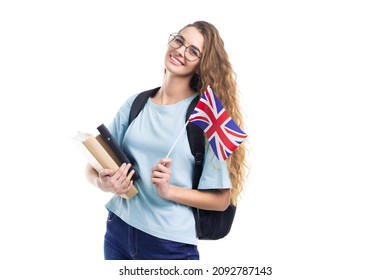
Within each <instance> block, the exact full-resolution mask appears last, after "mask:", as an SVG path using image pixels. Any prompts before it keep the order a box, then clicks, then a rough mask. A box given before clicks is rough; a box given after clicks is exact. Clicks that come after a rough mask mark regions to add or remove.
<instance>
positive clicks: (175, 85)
mask: <svg viewBox="0 0 390 280" xmlns="http://www.w3.org/2000/svg"><path fill="white" fill-rule="evenodd" d="M193 94H194V91H193V90H192V89H191V88H190V86H189V81H188V80H186V79H180V80H179V79H166V78H165V79H164V81H163V84H162V86H161V88H160V90H159V91H158V92H157V94H156V95H155V96H154V97H153V102H155V103H157V104H159V105H170V104H175V103H177V102H179V101H181V100H184V99H186V98H188V97H190V96H191V95H193Z"/></svg>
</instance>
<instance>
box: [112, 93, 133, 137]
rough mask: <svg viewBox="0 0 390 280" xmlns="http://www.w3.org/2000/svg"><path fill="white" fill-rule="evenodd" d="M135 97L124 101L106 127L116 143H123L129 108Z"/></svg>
mask: <svg viewBox="0 0 390 280" xmlns="http://www.w3.org/2000/svg"><path fill="white" fill-rule="evenodd" d="M136 96H137V95H132V96H130V97H129V98H128V99H127V100H126V102H125V103H124V104H123V105H122V106H121V107H120V108H119V110H118V112H117V114H116V115H115V117H114V119H113V120H112V122H111V123H110V125H109V127H108V129H109V130H110V132H111V134H112V136H113V137H114V138H115V140H116V141H117V142H118V143H122V142H123V138H124V135H125V133H126V130H127V128H128V126H129V115H130V108H131V105H132V104H133V101H134V99H135V97H136Z"/></svg>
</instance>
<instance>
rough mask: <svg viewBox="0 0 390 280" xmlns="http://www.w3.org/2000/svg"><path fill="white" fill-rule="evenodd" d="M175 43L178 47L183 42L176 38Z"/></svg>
mask: <svg viewBox="0 0 390 280" xmlns="http://www.w3.org/2000/svg"><path fill="white" fill-rule="evenodd" d="M175 43H176V44H178V45H183V43H184V42H183V40H182V39H181V38H178V37H176V39H175Z"/></svg>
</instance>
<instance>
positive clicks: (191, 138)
mask: <svg viewBox="0 0 390 280" xmlns="http://www.w3.org/2000/svg"><path fill="white" fill-rule="evenodd" d="M198 101H199V97H196V98H194V99H193V100H192V102H191V104H190V106H189V107H188V109H187V114H186V121H187V120H188V118H189V117H190V115H191V114H192V112H193V111H194V109H195V106H196V104H198ZM186 129H187V137H188V143H189V144H190V148H191V153H192V155H193V156H194V158H195V165H194V173H193V175H192V188H193V189H198V185H199V180H200V176H201V175H202V171H203V160H204V154H205V142H204V141H205V137H204V132H203V130H202V129H201V128H200V127H199V126H197V125H196V124H193V123H192V122H189V123H188V124H187V127H186ZM192 213H193V214H194V218H195V229H196V234H197V236H200V235H201V232H202V230H201V224H200V213H199V209H198V208H194V207H192Z"/></svg>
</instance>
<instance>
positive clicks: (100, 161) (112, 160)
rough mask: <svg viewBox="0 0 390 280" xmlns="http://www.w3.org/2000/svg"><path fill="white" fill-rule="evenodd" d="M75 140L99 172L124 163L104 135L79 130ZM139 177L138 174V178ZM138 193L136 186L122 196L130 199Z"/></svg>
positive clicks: (115, 167) (116, 168)
mask: <svg viewBox="0 0 390 280" xmlns="http://www.w3.org/2000/svg"><path fill="white" fill-rule="evenodd" d="M112 139H113V138H112ZM73 140H74V141H75V142H76V144H77V146H78V147H79V150H80V151H81V152H82V153H83V154H84V156H85V157H86V159H87V160H88V162H89V163H90V164H91V165H92V167H93V168H94V169H95V170H96V171H97V172H100V171H102V170H103V169H111V170H113V171H117V170H118V169H119V167H120V166H121V164H122V163H121V162H120V160H119V157H118V156H117V155H116V154H115V153H114V151H113V150H112V149H111V148H110V146H109V145H108V144H107V143H106V141H104V140H103V137H102V135H100V134H99V135H97V136H94V135H93V134H90V133H85V132H79V133H77V135H76V136H74V137H73ZM138 178H139V177H138V175H137V179H138ZM137 193H138V190H137V189H136V188H135V186H134V187H133V188H131V189H130V191H129V192H128V193H126V194H123V195H121V196H122V197H124V198H126V199H130V198H132V197H134V196H135V195H136V194H137Z"/></svg>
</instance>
